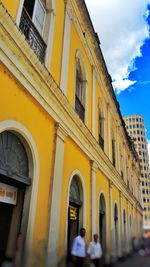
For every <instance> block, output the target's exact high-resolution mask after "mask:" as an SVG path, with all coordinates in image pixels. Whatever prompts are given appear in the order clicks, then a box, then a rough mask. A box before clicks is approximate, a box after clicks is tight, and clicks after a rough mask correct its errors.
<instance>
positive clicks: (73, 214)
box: [0, 0, 142, 267]
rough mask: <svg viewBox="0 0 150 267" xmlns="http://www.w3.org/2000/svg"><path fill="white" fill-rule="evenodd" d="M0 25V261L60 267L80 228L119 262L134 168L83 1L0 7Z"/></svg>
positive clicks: (135, 208)
mask: <svg viewBox="0 0 150 267" xmlns="http://www.w3.org/2000/svg"><path fill="white" fill-rule="evenodd" d="M0 22H1V28H0V58H1V67H0V77H1V78H0V82H1V90H0V110H1V112H0V194H1V198H0V210H1V215H0V216H1V220H0V224H1V228H0V231H1V232H0V235H1V240H2V242H1V241H0V260H1V261H3V259H4V257H5V256H9V257H12V258H14V259H15V261H16V266H21V267H22V266H23V267H24V266H25V267H27V266H28V267H29V266H32V267H33V266H36V267H37V266H38V267H48V266H51V267H56V266H65V262H66V259H67V258H68V257H69V252H70V246H71V243H72V239H73V238H74V236H76V235H77V234H78V231H79V228H80V227H85V228H86V232H87V233H86V242H87V244H88V242H89V241H90V240H91V238H92V234H93V233H95V232H98V233H99V235H100V241H101V243H102V247H103V251H104V256H105V260H106V262H108V263H109V262H110V261H111V260H112V259H117V258H119V257H122V256H124V255H127V254H128V253H130V251H131V240H132V237H133V236H135V237H136V238H137V240H139V239H140V237H141V234H142V206H141V196H140V187H139V175H140V166H139V162H138V159H137V156H136V153H135V151H134V149H133V146H132V144H131V142H130V140H129V138H128V134H127V131H126V129H125V125H124V122H123V119H122V116H121V114H120V110H119V106H118V103H117V101H116V98H115V95H114V92H113V88H112V85H111V78H110V75H109V74H108V71H107V68H106V65H105V62H104V59H103V55H102V52H101V49H100V42H99V39H98V36H97V34H96V33H95V31H94V28H93V25H92V23H91V20H90V17H89V14H88V11H87V8H86V5H85V3H84V1H80V0H68V1H66V0H65V1H64V0H32V1H29V0H20V1H19V0H15V1H7V0H3V1H1V2H0ZM6 225H7V227H6Z"/></svg>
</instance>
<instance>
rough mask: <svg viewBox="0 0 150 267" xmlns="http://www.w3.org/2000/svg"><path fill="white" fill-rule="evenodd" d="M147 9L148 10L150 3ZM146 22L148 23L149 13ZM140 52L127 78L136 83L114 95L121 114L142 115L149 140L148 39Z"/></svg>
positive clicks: (149, 53) (149, 56)
mask: <svg viewBox="0 0 150 267" xmlns="http://www.w3.org/2000/svg"><path fill="white" fill-rule="evenodd" d="M148 9H149V11H150V5H149V6H148ZM147 23H148V24H149V25H150V14H149V16H148V19H147ZM141 54H142V56H141V57H137V58H136V59H135V62H134V65H135V68H136V69H135V71H131V72H130V74H129V79H130V80H133V81H135V80H136V83H135V84H133V85H131V86H129V87H128V88H127V89H126V90H125V91H123V92H121V93H120V94H116V96H117V99H118V101H119V103H120V108H121V112H122V114H123V115H125V116H127V115H132V114H140V115H143V116H144V119H145V127H146V129H147V139H148V140H150V39H146V40H145V43H144V45H143V46H142V47H141Z"/></svg>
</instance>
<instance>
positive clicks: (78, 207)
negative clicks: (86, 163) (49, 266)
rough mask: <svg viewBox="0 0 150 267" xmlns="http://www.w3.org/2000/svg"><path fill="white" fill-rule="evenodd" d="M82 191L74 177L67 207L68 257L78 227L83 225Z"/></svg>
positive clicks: (79, 183)
mask: <svg viewBox="0 0 150 267" xmlns="http://www.w3.org/2000/svg"><path fill="white" fill-rule="evenodd" d="M82 205H83V190H82V185H81V182H80V179H79V177H78V176H77V175H74V176H73V178H72V181H71V185H70V192H69V207H68V256H70V250H71V246H72V241H73V239H74V238H75V236H77V235H78V233H79V229H80V227H82V226H83V225H82V224H83V210H82Z"/></svg>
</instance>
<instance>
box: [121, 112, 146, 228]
mask: <svg viewBox="0 0 150 267" xmlns="http://www.w3.org/2000/svg"><path fill="white" fill-rule="evenodd" d="M123 119H124V121H125V124H126V129H127V131H128V134H129V136H130V137H131V139H132V140H133V142H134V146H135V149H136V151H137V153H138V156H139V159H140V165H141V179H140V180H141V194H142V202H143V208H144V216H143V226H144V230H145V231H147V230H150V173H149V157H148V149H147V142H146V130H145V126H144V117H143V116H140V115H132V116H126V117H123Z"/></svg>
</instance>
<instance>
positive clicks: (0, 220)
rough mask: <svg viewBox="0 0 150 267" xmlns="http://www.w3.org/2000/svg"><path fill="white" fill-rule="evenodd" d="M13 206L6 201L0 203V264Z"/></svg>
mask: <svg viewBox="0 0 150 267" xmlns="http://www.w3.org/2000/svg"><path fill="white" fill-rule="evenodd" d="M12 212H13V206H12V205H10V204H6V203H0V265H1V263H2V262H3V260H4V258H5V251H6V249H7V241H8V236H9V231H10V224H11V218H12Z"/></svg>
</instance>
